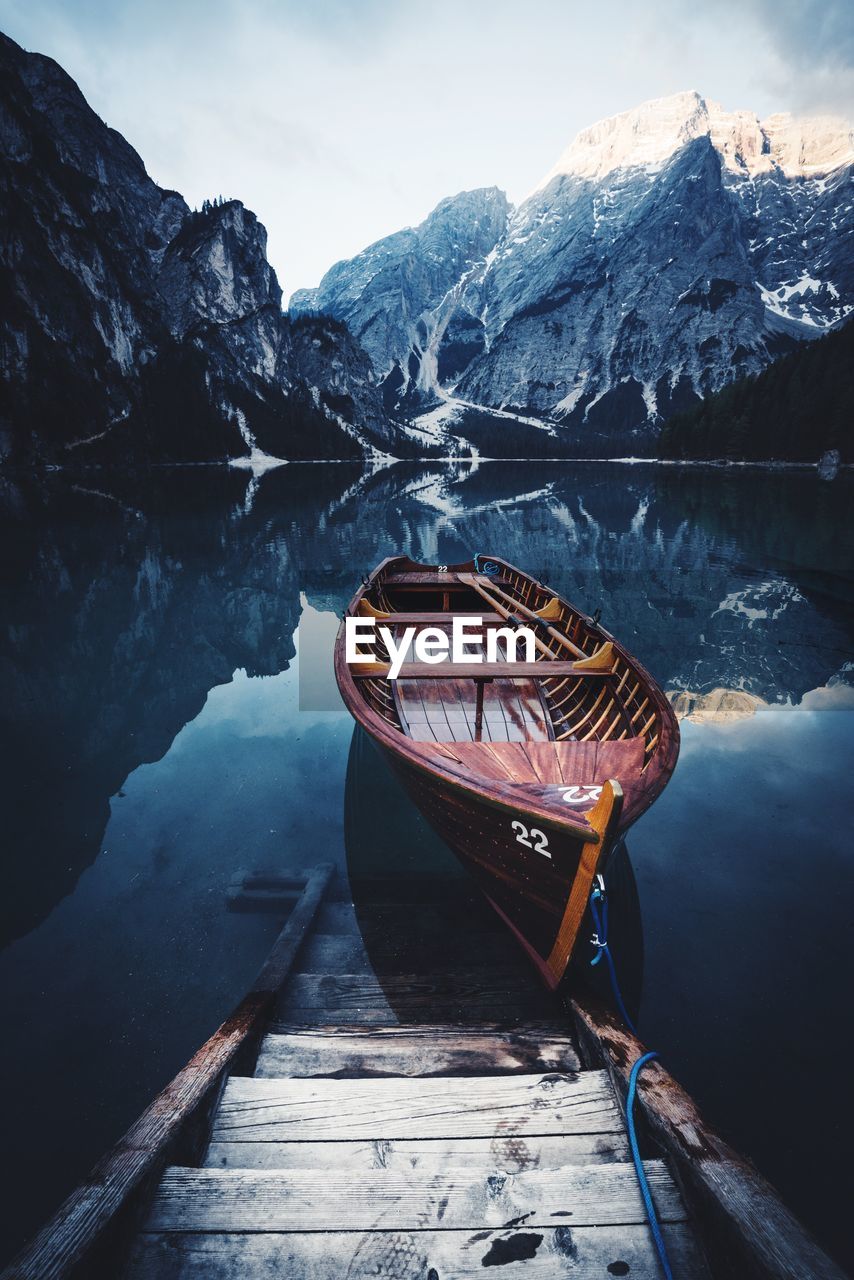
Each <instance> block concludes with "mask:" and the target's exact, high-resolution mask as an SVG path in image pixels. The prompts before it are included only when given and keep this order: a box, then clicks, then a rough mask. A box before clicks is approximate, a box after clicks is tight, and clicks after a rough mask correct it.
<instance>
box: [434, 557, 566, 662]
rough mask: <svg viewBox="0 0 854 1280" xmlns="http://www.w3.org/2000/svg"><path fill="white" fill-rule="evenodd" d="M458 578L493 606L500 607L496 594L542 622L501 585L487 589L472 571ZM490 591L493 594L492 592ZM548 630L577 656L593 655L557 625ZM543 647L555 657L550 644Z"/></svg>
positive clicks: (460, 574)
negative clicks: (502, 588) (558, 628)
mask: <svg viewBox="0 0 854 1280" xmlns="http://www.w3.org/2000/svg"><path fill="white" fill-rule="evenodd" d="M457 578H458V580H459V581H460V582H462V583H463V584H464V585H465V586H467V587H474V589H475V591H476V592H477V593H478V595H479V596H482V597H483V599H484V600H487V601H488V602H489V603H490V604H491V605H492V606H493V608H495V609H500V606H499V604H498V601H497V600H496V599H495V596H500V597H501V599H502V600H506V601H507V602H508V603H509V604H511V605H512V606H513V610H514V612H515V611H516V610H518V611H519V613H522V614H524V615H525V617H527V618H530V619H531V620H532V621H534V622H536V623H537V624H538V625H541V624H542V621H543V619H542V618H541V617H539V615H538V614H536V613H534V610H533V609H529V608H528V607H527V605H524V604H520V603H519V601H518V600H514V599H513V597H512V596H509V595H508V594H507V592H506V591H502V590H501V588H500V587H496V586H492V585H490V587H489V590H487V589H486V588H485V587H483V586H481V584H480V583H479V582H477V581H476V580H475V577H474V574H471V573H458V574H457ZM490 592H491V593H492V594H490ZM501 612H503V610H501ZM504 616H505V617H507V614H506V613H505V614H504ZM546 630H547V631H548V633H549V635H550V636H552V637H553V639H555V640H557V641H558V643H559V644H561V645H562V646H563V647H564V649H568V650H569V652H570V653H574V654H575V656H576V658H589V657H590V656H591V655H590V654H589V653H585V652H584V650H583V649H579V647H578V645H577V644H573V643H572V641H571V640H568V639H567V638H566V636H565V635H563V634H562V632H560V631H558V630H557V628H556V627H546ZM541 648H543V649H544V650H545V651H546V653H550V654H552V657H554V654H553V652H552V650H551V649H549V647H548V645H544V644H542V643H541Z"/></svg>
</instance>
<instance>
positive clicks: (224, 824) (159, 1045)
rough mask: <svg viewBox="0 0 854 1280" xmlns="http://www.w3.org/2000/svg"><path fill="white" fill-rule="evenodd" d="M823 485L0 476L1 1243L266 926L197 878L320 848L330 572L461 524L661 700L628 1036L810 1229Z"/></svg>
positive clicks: (842, 525) (843, 887) (338, 762)
mask: <svg viewBox="0 0 854 1280" xmlns="http://www.w3.org/2000/svg"><path fill="white" fill-rule="evenodd" d="M852 488H854V485H852V477H851V476H850V475H849V474H847V473H845V474H842V475H840V476H839V477H838V478H837V479H836V480H835V481H834V482H833V483H830V484H827V483H824V482H822V481H820V480H819V479H818V478H817V477H816V476H815V475H814V474H806V473H798V472H782V473H781V472H776V473H769V472H761V471H748V470H738V471H735V470H727V471H715V470H703V469H699V468H685V469H681V468H671V467H653V466H620V465H608V464H601V465H600V464H582V465H577V466H576V465H572V464H542V463H539V464H535V463H532V464H525V463H483V464H480V465H476V466H472V465H463V466H459V467H454V468H450V467H447V468H440V469H436V468H432V469H431V468H429V467H427V466H421V465H418V464H406V465H402V464H401V465H398V466H395V467H394V468H391V469H386V470H382V471H376V472H370V471H364V470H362V469H361V468H359V467H357V466H354V465H350V464H327V465H290V466H284V467H281V468H278V469H277V470H274V471H271V472H269V473H268V474H266V475H264V476H262V477H260V478H255V479H252V478H249V479H248V478H247V476H246V475H245V473H238V472H234V471H230V472H229V471H222V470H218V469H207V468H200V469H190V468H188V469H182V470H173V471H163V472H158V473H151V474H149V475H146V476H145V477H139V476H127V477H117V476H110V475H108V474H106V473H101V472H90V473H87V474H86V475H81V476H77V477H74V478H73V479H72V478H69V477H67V476H64V475H58V474H55V475H52V476H50V477H47V478H46V479H45V480H44V481H43V482H39V483H36V482H35V481H26V480H24V479H22V478H17V479H15V478H9V477H7V478H6V479H5V480H4V481H3V483H2V489H0V518H2V522H3V555H2V571H0V572H2V582H3V597H4V602H5V603H4V615H5V616H4V626H3V631H2V641H0V717H2V724H3V743H4V753H3V756H4V766H3V770H2V787H3V791H4V794H3V812H4V817H5V828H6V850H7V853H6V859H5V865H4V875H5V885H4V887H5V892H4V894H3V895H2V915H0V925H2V931H3V941H4V943H5V944H7V945H6V950H5V951H4V953H3V954H2V956H0V966H2V984H3V994H2V1010H3V1014H4V1017H5V1023H6V1025H7V1026H8V1027H9V1028H10V1034H11V1035H12V1037H13V1042H14V1044H15V1053H14V1055H11V1056H12V1057H13V1058H14V1061H13V1062H11V1063H10V1062H7V1064H6V1066H5V1067H4V1071H5V1072H6V1084H7V1087H8V1088H12V1087H13V1086H14V1088H15V1093H16V1095H17V1096H19V1097H22V1098H23V1099H25V1100H26V1099H30V1100H31V1102H32V1106H22V1108H21V1111H22V1113H26V1114H23V1115H22V1119H21V1122H20V1127H18V1124H17V1122H16V1121H13V1123H12V1133H11V1135H10V1146H11V1147H12V1152H11V1155H12V1158H13V1159H14V1160H15V1162H16V1165H18V1167H19V1168H20V1170H21V1174H20V1178H19V1179H18V1188H17V1191H16V1194H15V1196H14V1197H10V1199H9V1201H8V1202H7V1204H6V1206H5V1210H6V1211H7V1212H9V1213H10V1215H11V1217H10V1223H13V1224H14V1226H12V1225H9V1226H8V1227H7V1228H6V1231H7V1240H8V1241H9V1242H10V1243H11V1242H13V1238H14V1237H16V1236H17V1234H18V1232H19V1231H24V1230H26V1229H28V1228H31V1227H32V1226H33V1225H34V1223H35V1222H36V1221H38V1219H40V1218H41V1217H42V1216H44V1214H45V1213H46V1212H48V1211H49V1210H50V1209H51V1208H52V1207H53V1204H54V1203H55V1202H56V1200H57V1199H58V1198H59V1197H60V1196H61V1195H62V1194H63V1192H64V1191H65V1190H66V1189H67V1187H68V1185H69V1184H70V1183H71V1182H73V1180H74V1179H75V1178H76V1177H77V1176H79V1175H80V1174H81V1173H82V1172H84V1171H85V1168H86V1166H87V1165H88V1164H89V1163H91V1160H92V1158H94V1156H95V1155H97V1154H98V1153H99V1151H100V1149H101V1148H102V1147H103V1146H104V1145H105V1144H106V1143H107V1142H108V1141H110V1140H111V1139H112V1138H113V1137H115V1136H117V1134H118V1133H119V1132H120V1131H121V1129H122V1127H123V1126H124V1125H125V1124H126V1123H127V1122H128V1121H129V1120H130V1119H131V1118H132V1117H133V1115H134V1114H135V1113H136V1112H137V1111H138V1109H139V1108H140V1107H141V1106H142V1105H143V1104H144V1102H145V1101H146V1100H147V1098H148V1097H149V1096H150V1095H151V1093H152V1092H153V1091H154V1090H155V1089H156V1088H157V1087H158V1086H159V1085H160V1084H162V1083H163V1082H164V1081H165V1080H166V1079H167V1078H168V1077H169V1075H170V1074H171V1073H172V1071H173V1070H174V1069H176V1068H177V1067H178V1066H179V1065H180V1064H181V1063H182V1062H183V1061H184V1060H185V1059H186V1057H187V1056H188V1055H189V1053H190V1052H192V1050H193V1049H194V1048H195V1047H196V1045H197V1043H198V1042H199V1041H200V1040H201V1039H202V1038H203V1037H204V1036H205V1035H206V1034H207V1033H208V1032H209V1031H210V1030H212V1028H213V1026H214V1025H215V1023H216V1021H217V1020H218V1018H219V1017H220V1016H222V1015H223V1014H224V1013H225V1012H226V1011H227V1009H228V1007H229V1005H230V1002H231V1001H232V1000H233V999H234V998H236V997H237V996H238V995H239V994H240V992H241V991H242V990H243V987H244V986H245V985H246V982H247V980H248V979H249V978H250V977H251V976H252V970H253V967H254V965H255V964H256V963H257V962H258V960H259V959H260V958H261V956H262V955H263V953H264V950H265V948H266V946H267V945H268V943H269V941H270V938H271V935H272V933H274V932H275V923H274V922H271V921H270V920H267V919H260V918H255V917H242V918H239V919H236V918H235V917H231V916H227V915H226V913H225V912H224V910H223V896H224V893H225V890H226V888H227V885H228V882H229V880H230V878H231V877H232V876H233V874H234V873H235V872H236V871H238V870H239V869H241V868H247V867H251V866H253V865H268V866H269V865H271V864H272V863H273V862H275V861H281V862H283V863H284V864H285V865H288V866H292V867H297V866H304V865H306V864H307V863H310V862H311V861H312V860H324V861H325V860H330V859H331V860H332V861H334V862H335V863H336V864H337V865H338V867H339V868H340V869H341V870H342V871H345V869H346V857H345V848H344V780H345V774H346V769H347V759H348V752H349V750H350V743H351V737H352V723H351V722H350V720H349V717H347V716H346V714H345V713H344V712H343V709H342V708H341V707H340V704H339V703H338V702H337V696H336V694H335V691H334V683H333V681H332V673H331V653H330V651H329V648H328V646H329V644H330V643H331V638H332V636H333V635H334V630H335V617H334V615H339V616H340V613H341V611H342V610H343V608H344V606H345V605H346V603H347V601H348V600H349V598H350V596H351V595H352V593H353V591H354V589H355V586H356V584H357V583H358V581H359V578H360V577H361V575H362V574H363V573H364V572H365V571H366V570H368V569H369V568H370V567H372V566H373V565H374V564H375V563H376V562H377V561H378V560H379V559H381V558H382V557H383V556H386V555H391V554H395V553H401V552H405V553H407V554H408V555H410V556H412V558H413V559H416V560H423V561H427V562H437V561H441V562H453V561H455V560H460V559H465V558H467V557H468V556H470V555H471V554H472V553H473V552H475V551H481V552H489V551H495V552H497V553H500V554H501V555H502V556H503V557H505V558H506V559H508V560H510V561H511V562H516V563H518V564H520V565H521V566H524V567H525V568H527V569H531V570H534V571H536V572H537V573H538V574H539V576H541V577H542V578H544V580H545V581H547V582H549V583H551V584H552V585H553V586H554V587H555V588H556V589H557V590H559V591H560V592H561V593H562V594H564V595H566V596H568V597H569V598H570V599H571V600H573V601H575V602H577V603H578V604H580V605H583V606H585V607H586V608H587V609H589V610H590V611H592V610H593V609H595V608H597V607H601V609H602V619H603V622H604V624H605V625H606V626H607V627H608V629H609V630H611V631H613V632H614V633H615V634H616V635H617V636H618V637H619V638H620V639H621V640H622V641H623V642H624V643H625V644H626V645H627V647H628V648H629V649H630V650H632V651H634V652H635V653H636V654H637V655H638V657H639V658H640V659H641V660H642V661H643V662H644V663H645V664H646V665H647V666H648V667H649V668H650V670H651V671H652V672H653V673H654V675H655V676H656V677H657V679H658V680H659V682H660V683H661V684H662V686H663V687H664V688H665V690H666V691H668V693H670V694H671V696H672V697H673V699H674V703H675V705H676V708H677V711H678V713H679V714H680V716H684V717H685V721H684V724H683V729H684V748H683V756H682V760H681V761H680V764H679V766H678V768H677V772H676V775H675V777H674V780H673V782H672V783H671V785H670V787H669V788H668V790H667V792H666V793H665V795H664V796H663V797H662V799H661V801H660V802H659V803H658V804H657V805H656V806H655V807H654V808H653V810H652V811H651V812H650V814H649V815H647V816H646V817H645V818H644V819H643V820H642V822H641V823H639V824H638V826H637V828H636V829H635V831H634V832H633V835H632V840H631V844H630V854H631V860H632V863H633V864H634V867H635V873H636V876H637V882H638V890H639V895H640V903H641V909H642V914H643V934H644V942H645V948H646V964H645V970H644V976H643V990H642V999H641V1004H640V1018H641V1032H642V1034H643V1035H644V1037H645V1038H646V1039H647V1040H649V1041H650V1042H654V1043H655V1045H656V1047H657V1048H659V1049H660V1050H661V1051H662V1053H663V1055H664V1056H665V1058H666V1060H667V1063H668V1065H669V1066H670V1067H671V1068H672V1069H673V1070H674V1072H675V1073H676V1074H677V1076H679V1078H680V1079H681V1080H682V1081H683V1083H685V1084H686V1086H687V1087H688V1088H689V1089H691V1090H693V1091H694V1092H695V1093H696V1094H697V1095H698V1097H699V1098H700V1099H701V1101H702V1102H703V1103H704V1105H705V1106H706V1108H707V1110H708V1111H709V1113H710V1115H711V1118H712V1119H713V1120H714V1121H716V1122H717V1123H718V1124H719V1125H720V1126H721V1127H722V1128H723V1129H724V1130H725V1131H726V1132H727V1133H728V1135H729V1136H730V1137H732V1138H733V1140H734V1141H736V1143H737V1144H739V1145H741V1146H743V1147H745V1148H746V1149H747V1150H748V1151H749V1152H750V1153H751V1154H753V1155H754V1156H755V1158H756V1159H757V1160H758V1161H759V1162H760V1164H761V1165H762V1167H763V1169H764V1170H765V1171H766V1172H767V1173H769V1175H770V1176H771V1177H772V1178H774V1179H775V1180H776V1181H777V1183H778V1184H779V1185H780V1187H781V1189H782V1190H783V1192H784V1193H785V1194H786V1195H787V1196H788V1197H789V1198H790V1200H791V1201H792V1203H793V1205H794V1207H795V1208H796V1209H798V1210H799V1211H800V1212H801V1213H802V1214H803V1215H804V1216H805V1217H807V1218H808V1219H809V1220H810V1221H812V1222H813V1223H814V1225H815V1226H816V1229H817V1230H819V1231H820V1232H821V1233H822V1235H823V1236H824V1238H825V1240H827V1241H829V1242H830V1243H831V1244H833V1245H836V1246H837V1247H841V1245H840V1242H839V1241H838V1240H836V1239H834V1237H833V1229H834V1228H833V1223H834V1212H835V1220H836V1222H837V1224H838V1223H839V1222H841V1221H844V1220H845V1218H844V1215H843V1214H842V1211H841V1209H840V1208H839V1205H840V1200H839V1196H840V1195H841V1191H838V1192H837V1193H836V1200H835V1201H834V1194H835V1193H834V1190H833V1186H834V1178H833V1172H834V1159H835V1158H837V1155H838V1152H839V1150H841V1149H843V1147H844V1144H841V1143H840V1141H839V1139H838V1138H833V1140H831V1137H830V1135H829V1134H828V1126H827V1125H826V1124H825V1123H824V1122H823V1118H822V1113H821V1110H820V1105H819V1098H818V1096H817V1095H820V1096H822V1097H823V1096H825V1095H826V1093H827V1091H828V1089H831V1088H832V1087H833V1083H834V1081H833V1074H834V1072H835V1071H838V1072H840V1073H841V1070H842V1068H841V1066H839V1067H836V1066H834V1061H833V1060H836V1061H838V1062H839V1063H840V1064H841V1063H842V1062H844V1061H845V1055H844V1053H843V1051H842V1049H841V1047H838V1044H837V1042H836V1036H837V1029H835V1030H834V1033H833V1038H834V1050H833V1060H832V1061H826V1060H822V1061H821V1062H819V1061H817V1060H816V1058H815V1047H816V1045H817V1044H819V1043H821V1042H823V1040H824V1039H825V1036H826V1031H827V1028H828V1026H832V1027H834V1028H836V1024H837V1020H840V1010H842V1018H844V1016H845V1015H844V1011H845V1008H846V1006H847V1001H848V995H847V986H846V983H847V981H848V972H847V971H846V965H847V964H848V961H847V956H845V955H844V954H843V948H842V938H843V935H844V931H845V929H846V928H847V919H848V918H849V916H850V911H851V908H852V906H854V891H853V890H852V887H851V882H852V876H851V874H850V862H849V861H847V859H849V858H850V841H848V840H847V838H846V837H847V831H848V825H849V822H848V813H847V807H846V805H845V803H844V797H845V794H846V789H848V790H850V781H849V779H850V770H851V744H852V737H854V734H852V720H854V718H852V715H851V707H852V698H851V690H850V688H849V684H848V681H849V680H850V679H851V674H850V673H851V665H850V658H851V648H852V646H851V639H852V630H854V624H853V623H852V577H851V563H852V557H851V531H850V521H849V518H848V513H849V511H850V505H851V497H852ZM301 617H302V618H304V619H306V618H308V619H310V620H311V624H312V625H311V626H310V627H309V626H308V625H304V626H303V627H301V628H300V630H299V631H298V630H297V628H298V624H299V623H300V619H301ZM301 637H302V638H303V640H304V641H305V648H306V649H308V650H310V653H305V652H304V654H303V662H304V664H305V662H306V659H307V658H308V657H309V656H310V658H311V670H312V679H311V681H310V682H309V681H308V680H306V688H300V687H299V684H298V678H297V677H298V667H299V656H298V649H299V646H300V638H301ZM324 681H326V686H327V687H326V689H325V691H324V690H323V688H322V686H323V683H324ZM309 683H310V686H311V687H310V689H309V688H308V685H309ZM301 695H302V696H301ZM376 767H377V768H378V769H379V768H380V767H381V766H380V765H379V764H377V766H376ZM390 785H391V784H390ZM390 803H391V802H390ZM394 804H395V805H396V806H398V807H400V806H404V810H403V811H404V812H405V806H406V805H407V804H408V802H407V801H406V800H405V799H404V798H402V797H401V796H399V795H397V796H396V797H395V799H394ZM375 816H376V815H375ZM348 840H349V826H348ZM425 856H426V855H425ZM436 856H439V855H436ZM846 912H847V913H848V914H847V915H846ZM817 933H820V934H821V939H820V941H818V940H817V939H816V935H817ZM635 977H637V975H635ZM839 1034H841V1030H840V1031H839ZM818 1072H821V1075H822V1081H823V1084H822V1088H821V1089H820V1090H816V1089H815V1077H816V1073H818ZM57 1073H59V1075H60V1076H61V1082H60V1083H59V1084H57V1080H56V1076H57ZM839 1079H840V1081H841V1074H840V1076H839ZM840 1087H841V1085H840ZM48 1095H49V1096H50V1097H51V1099H52V1101H51V1104H50V1105H49V1106H47V1105H45V1103H44V1099H45V1098H46V1097H47V1096H48ZM775 1107H777V1109H778V1110H777V1112H775V1110H774V1108H775ZM780 1108H782V1110H780ZM779 1114H783V1115H786V1116H787V1117H788V1122H787V1124H788V1128H787V1131H786V1133H785V1134H781V1133H780V1132H779V1130H778V1124H779ZM53 1156H55V1158H53ZM46 1165H49V1166H50V1168H51V1172H50V1173H49V1174H48V1175H45V1166H46ZM807 1169H811V1170H812V1171H813V1172H812V1173H810V1174H808V1173H807ZM816 1169H821V1170H822V1171H823V1172H822V1177H821V1178H819V1177H818V1176H817V1175H816V1174H815V1170H816ZM825 1171H826V1177H825ZM834 1204H835V1205H836V1209H835V1211H834Z"/></svg>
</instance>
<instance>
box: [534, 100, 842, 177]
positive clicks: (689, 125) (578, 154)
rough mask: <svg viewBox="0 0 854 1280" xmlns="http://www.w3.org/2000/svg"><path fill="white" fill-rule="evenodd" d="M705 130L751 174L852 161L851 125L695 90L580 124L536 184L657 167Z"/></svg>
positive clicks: (730, 160)
mask: <svg viewBox="0 0 854 1280" xmlns="http://www.w3.org/2000/svg"><path fill="white" fill-rule="evenodd" d="M701 137H706V138H708V139H709V140H710V142H711V143H712V146H713V147H714V148H715V150H716V151H717V152H718V154H719V155H720V156H721V158H722V160H723V162H724V165H725V166H726V168H727V169H729V170H731V171H732V172H734V173H738V174H741V175H746V176H750V177H753V176H755V175H757V174H760V173H768V172H770V171H772V170H774V169H778V170H780V171H781V172H782V173H783V174H785V176H786V177H795V176H798V175H805V174H809V175H811V176H817V175H821V174H827V173H830V172H832V171H833V170H834V169H837V168H839V167H840V166H842V165H845V164H850V163H852V161H854V132H852V128H851V125H850V124H848V123H847V122H846V121H844V120H842V119H837V118H835V117H832V116H817V117H805V118H798V117H795V116H792V115H790V114H788V113H784V114H777V115H773V116H769V117H768V118H767V119H766V120H764V121H761V120H760V119H759V117H758V116H757V115H755V114H754V113H753V112H751V111H726V110H725V109H724V108H723V107H722V106H721V104H720V103H718V102H713V101H711V100H710V99H707V98H704V97H702V95H701V94H699V93H697V91H696V90H693V89H692V90H689V91H687V92H685V93H676V94H672V95H671V96H670V97H666V98H653V99H651V100H650V101H649V102H643V103H641V104H640V106H638V107H634V108H632V109H631V110H630V111H623V112H621V113H620V114H619V115H615V116H609V117H608V118H607V119H605V120H600V121H598V122H597V123H596V124H594V125H591V126H590V127H589V128H588V129H582V131H581V132H580V133H579V134H577V136H576V137H575V138H574V139H573V141H572V142H571V143H570V145H569V146H568V147H567V149H566V150H565V151H564V152H563V154H562V155H561V156H560V158H559V160H558V161H557V163H556V164H555V165H554V166H553V167H552V168H551V169H550V170H549V172H548V173H547V174H546V176H545V177H544V179H543V181H542V182H541V183H540V184H539V187H538V188H537V190H541V189H542V188H543V187H546V186H547V185H548V184H549V183H550V182H551V181H552V180H553V179H555V178H557V177H563V176H567V175H573V176H575V177H580V178H588V179H592V180H595V181H601V180H602V179H603V178H605V177H607V175H608V174H611V173H613V172H614V171H615V170H620V169H646V170H647V171H649V172H656V171H658V170H659V169H661V168H662V167H663V165H665V164H666V163H667V162H668V161H669V160H670V159H671V157H672V156H673V155H675V153H676V152H677V151H679V150H680V149H681V148H682V147H683V146H685V145H686V144H687V143H689V142H692V141H693V140H694V139H696V138H701Z"/></svg>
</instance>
